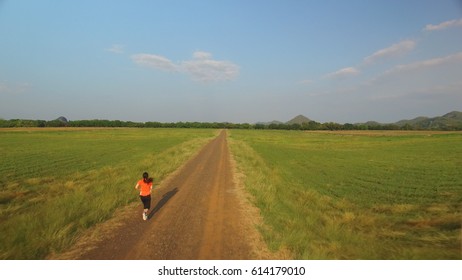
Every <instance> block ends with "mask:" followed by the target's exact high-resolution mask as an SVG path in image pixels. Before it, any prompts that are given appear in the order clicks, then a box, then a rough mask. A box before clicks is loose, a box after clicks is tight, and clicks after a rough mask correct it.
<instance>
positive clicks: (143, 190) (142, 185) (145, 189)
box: [135, 172, 152, 221]
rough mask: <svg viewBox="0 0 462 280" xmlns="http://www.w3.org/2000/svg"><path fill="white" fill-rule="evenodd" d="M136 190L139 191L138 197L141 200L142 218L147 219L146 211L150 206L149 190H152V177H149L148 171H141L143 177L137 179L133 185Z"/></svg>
mask: <svg viewBox="0 0 462 280" xmlns="http://www.w3.org/2000/svg"><path fill="white" fill-rule="evenodd" d="M135 189H136V190H139V191H140V199H141V201H142V202H143V206H144V210H143V220H145V221H146V220H147V219H148V211H149V208H151V190H152V178H150V177H149V174H148V172H144V173H143V179H141V180H139V181H138V183H136V186H135Z"/></svg>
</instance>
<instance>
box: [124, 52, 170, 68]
mask: <svg viewBox="0 0 462 280" xmlns="http://www.w3.org/2000/svg"><path fill="white" fill-rule="evenodd" d="M131 58H132V60H133V61H134V62H135V63H136V64H138V65H142V66H147V67H151V68H156V69H159V70H163V71H177V70H178V66H177V65H175V63H173V62H172V61H170V60H169V59H168V58H165V57H163V56H160V55H155V54H147V53H140V54H135V55H132V56H131Z"/></svg>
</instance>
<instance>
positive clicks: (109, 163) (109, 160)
mask: <svg viewBox="0 0 462 280" xmlns="http://www.w3.org/2000/svg"><path fill="white" fill-rule="evenodd" d="M214 135H215V131H213V130H188V129H112V130H111V129H109V130H108V129H105V130H64V131H40V130H38V131H0V151H1V153H2V160H1V162H0V178H1V179H0V232H1V236H0V247H1V248H2V250H1V253H0V258H2V259H42V258H45V257H46V256H47V255H49V254H51V253H55V252H60V251H62V250H63V249H65V248H67V247H68V246H70V245H71V244H72V243H73V242H74V241H75V240H76V238H77V237H78V236H79V235H80V234H81V233H82V232H83V231H85V230H86V229H88V228H89V227H91V226H93V225H94V224H96V223H99V222H102V221H105V220H107V219H108V218H110V217H111V215H112V213H113V212H114V210H115V209H117V208H118V207H121V206H124V205H127V204H128V203H130V202H132V201H134V200H135V199H137V194H136V191H135V190H134V189H133V186H134V185H135V183H136V181H137V180H138V179H139V178H140V176H141V174H142V172H143V171H145V170H146V171H148V172H150V174H151V175H152V176H153V177H154V181H155V183H156V182H157V183H158V182H160V181H162V180H163V179H164V178H165V177H166V176H167V175H168V174H169V173H171V172H173V171H174V170H175V169H176V168H177V167H179V166H180V165H181V164H182V163H183V162H184V161H185V160H187V159H188V158H189V157H190V156H191V155H192V154H194V153H195V152H196V151H197V150H198V149H199V148H200V147H202V146H203V145H204V144H205V143H206V141H208V140H209V139H210V138H211V137H213V136H214Z"/></svg>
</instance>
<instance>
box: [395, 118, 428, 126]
mask: <svg viewBox="0 0 462 280" xmlns="http://www.w3.org/2000/svg"><path fill="white" fill-rule="evenodd" d="M428 119H429V118H427V117H417V118H414V119H412V120H400V121H398V122H395V124H396V125H398V126H404V125H406V124H409V125H411V126H412V125H415V124H417V123H420V122H424V121H426V120H428Z"/></svg>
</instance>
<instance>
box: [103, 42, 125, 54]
mask: <svg viewBox="0 0 462 280" xmlns="http://www.w3.org/2000/svg"><path fill="white" fill-rule="evenodd" d="M105 50H106V51H108V52H112V53H118V54H119V53H124V46H123V45H117V44H115V45H112V46H111V47H110V48H108V49H105Z"/></svg>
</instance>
